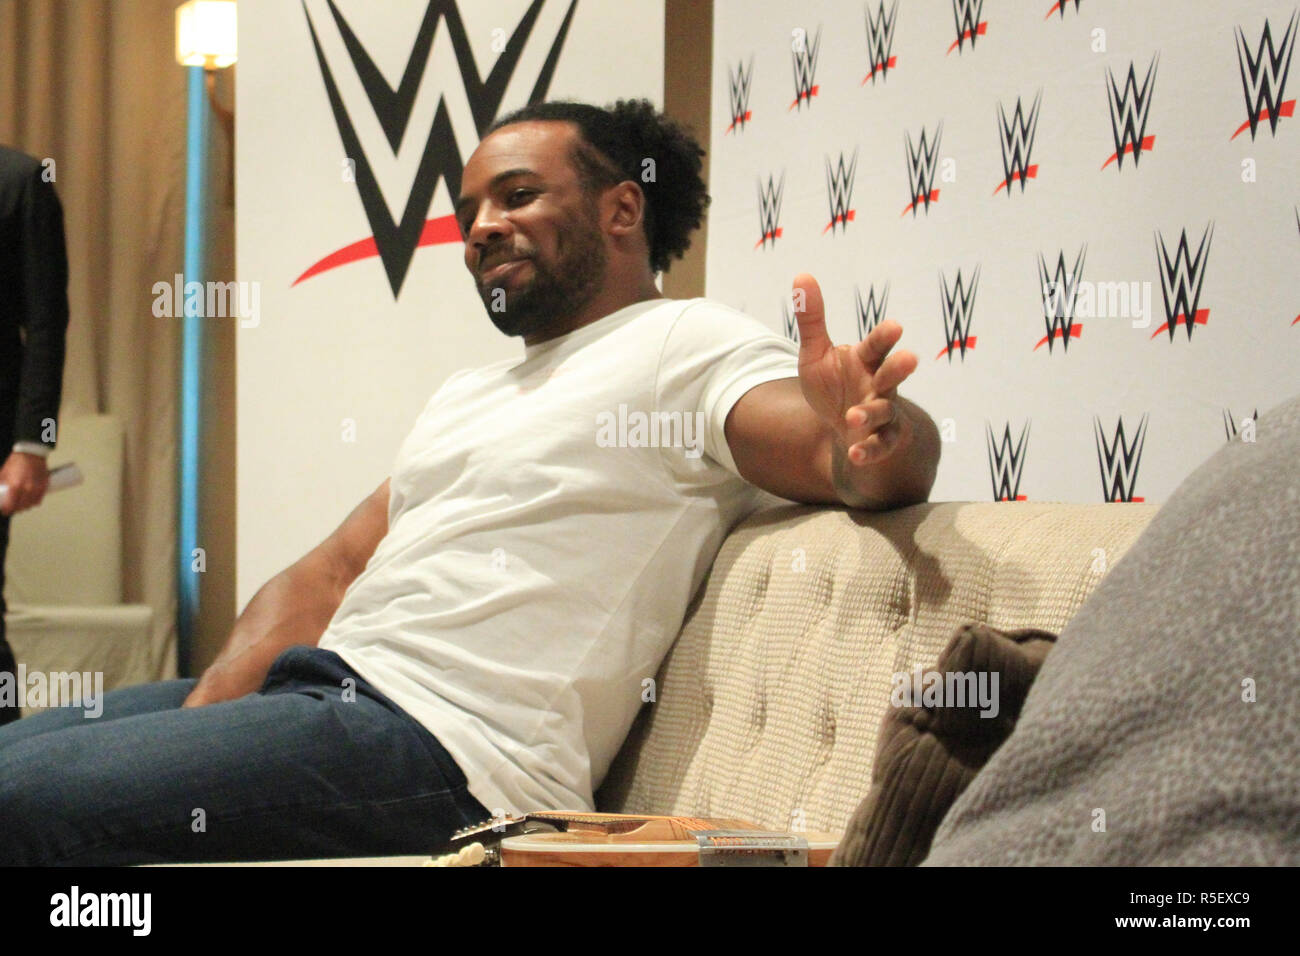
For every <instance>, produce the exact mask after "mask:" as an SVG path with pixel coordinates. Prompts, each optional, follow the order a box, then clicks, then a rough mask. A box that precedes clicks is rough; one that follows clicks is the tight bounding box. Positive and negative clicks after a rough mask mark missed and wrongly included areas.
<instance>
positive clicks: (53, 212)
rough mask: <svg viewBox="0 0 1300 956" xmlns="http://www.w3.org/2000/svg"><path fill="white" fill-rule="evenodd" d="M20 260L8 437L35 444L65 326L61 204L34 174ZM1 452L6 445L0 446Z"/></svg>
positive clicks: (55, 378)
mask: <svg viewBox="0 0 1300 956" xmlns="http://www.w3.org/2000/svg"><path fill="white" fill-rule="evenodd" d="M18 229H19V233H18V244H19V250H18V251H19V256H20V259H21V271H20V282H21V284H22V292H21V296H20V297H19V313H18V324H19V326H20V327H21V328H22V330H23V332H24V334H25V336H26V342H25V344H24V348H23V363H22V370H21V373H20V378H19V383H18V412H17V416H16V418H15V420H14V441H30V442H40V443H41V444H44V445H51V446H52V445H53V444H54V442H52V441H47V440H45V439H44V438H43V435H42V433H43V432H44V422H45V421H46V420H47V419H57V418H58V414H59V398H60V395H61V393H62V389H63V358H64V350H65V344H64V343H65V337H66V335H67V330H68V254H67V249H66V247H65V245H64V237H63V207H62V205H61V204H60V203H59V197H58V196H57V195H56V194H55V192H54V187H53V186H52V185H51V184H50V183H47V182H45V181H44V180H42V179H41V176H40V173H39V171H38V172H35V173H33V174H32V176H31V177H30V178H29V179H28V183H27V188H26V192H25V195H24V197H23V201H22V211H21V213H20V215H19V224H18ZM0 452H3V453H5V454H7V453H8V449H3V450H0Z"/></svg>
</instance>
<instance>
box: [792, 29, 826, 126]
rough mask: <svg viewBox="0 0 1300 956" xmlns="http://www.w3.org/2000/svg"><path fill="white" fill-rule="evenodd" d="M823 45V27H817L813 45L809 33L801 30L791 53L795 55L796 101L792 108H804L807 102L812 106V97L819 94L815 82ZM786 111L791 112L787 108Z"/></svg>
mask: <svg viewBox="0 0 1300 956" xmlns="http://www.w3.org/2000/svg"><path fill="white" fill-rule="evenodd" d="M821 45H822V28H821V26H820V25H819V26H818V27H817V35H816V36H815V37H813V41H812V45H811V46H809V45H808V35H807V34H806V33H805V32H804V31H803V30H799V31H798V34H797V37H796V40H795V44H794V49H793V50H792V51H791V55H792V56H793V57H794V102H793V103H791V104H790V109H791V110H792V109H794V108H795V107H796V106H797V107H799V108H800V109H803V104H804V103H805V102H806V103H807V104H808V105H809V106H812V98H813V97H814V96H816V95H817V89H818V87H817V84H816V83H815V82H813V81H814V80H815V79H816V78H817V53H818V50H820V48H821ZM786 112H789V110H787V111H786Z"/></svg>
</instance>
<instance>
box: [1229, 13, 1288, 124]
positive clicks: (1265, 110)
mask: <svg viewBox="0 0 1300 956" xmlns="http://www.w3.org/2000/svg"><path fill="white" fill-rule="evenodd" d="M1298 16H1300V10H1297V11H1296V12H1295V13H1293V14H1291V21H1290V22H1289V23H1288V24H1287V27H1286V33H1284V34H1283V35H1282V45H1281V46H1282V48H1281V49H1280V50H1279V49H1276V48H1274V46H1273V32H1272V29H1271V27H1270V26H1269V22H1268V21H1267V20H1265V21H1264V32H1263V34H1262V35H1261V36H1260V38H1259V43H1258V45H1257V46H1256V48H1255V53H1254V55H1253V56H1252V55H1251V52H1250V48H1249V47H1248V46H1247V45H1246V34H1244V33H1243V32H1242V31H1241V27H1238V28H1237V64H1238V65H1239V66H1240V67H1241V86H1242V91H1243V92H1244V93H1245V96H1246V122H1244V123H1242V124H1241V125H1240V126H1238V127H1237V131H1236V132H1235V133H1233V134H1232V136H1231V137H1230V139H1236V138H1237V137H1238V136H1240V135H1241V134H1242V133H1243V132H1245V131H1246V129H1247V128H1249V129H1250V138H1251V139H1254V138H1255V131H1256V130H1257V129H1258V128H1259V124H1260V121H1261V120H1268V127H1269V131H1270V132H1271V133H1272V134H1273V135H1274V136H1276V135H1277V121H1278V120H1279V119H1280V118H1281V117H1283V116H1292V115H1294V114H1295V100H1286V101H1285V102H1284V101H1283V100H1282V97H1283V96H1284V95H1285V94H1286V78H1287V74H1288V73H1290V71H1291V54H1293V53H1295V38H1296V18H1297V17H1298Z"/></svg>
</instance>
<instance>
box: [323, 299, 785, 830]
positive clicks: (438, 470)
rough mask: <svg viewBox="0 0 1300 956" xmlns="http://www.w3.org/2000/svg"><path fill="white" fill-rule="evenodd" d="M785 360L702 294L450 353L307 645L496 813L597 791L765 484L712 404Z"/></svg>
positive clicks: (757, 327)
mask: <svg viewBox="0 0 1300 956" xmlns="http://www.w3.org/2000/svg"><path fill="white" fill-rule="evenodd" d="M797 375H798V349H797V347H796V346H795V345H794V343H792V342H790V341H789V340H788V339H786V338H783V337H782V336H779V335H777V334H775V333H773V332H771V331H769V330H768V329H767V328H766V327H765V326H763V325H762V324H761V323H760V322H758V321H757V320H755V319H753V318H750V317H749V316H747V315H744V314H743V313H740V312H737V311H735V310H733V309H730V308H727V307H725V306H722V305H719V304H717V303H714V302H709V301H707V300H704V299H693V300H689V301H675V300H666V299H652V300H649V301H646V302H640V303H637V304H635V305H631V306H628V307H627V308H624V309H620V310H619V311H618V312H615V313H612V314H611V315H608V316H606V317H604V318H603V319H599V320H598V321H596V322H593V323H591V324H590V325H586V326H584V327H582V328H580V329H578V330H576V331H574V332H570V333H569V334H568V335H563V336H560V337H558V338H555V339H552V340H550V341H549V342H544V343H542V344H540V345H536V346H529V347H526V348H525V357H524V359H523V360H522V361H520V360H518V359H509V360H506V361H502V362H497V363H495V364H493V365H489V366H487V367H485V368H480V369H471V370H463V371H460V372H457V373H455V374H454V375H452V376H451V378H449V379H448V380H447V382H446V384H444V385H443V387H442V388H440V389H439V390H438V392H437V393H436V394H435V395H434V396H433V397H432V398H431V399H430V400H429V403H428V404H427V405H426V406H425V408H424V411H423V412H421V414H420V416H419V418H418V419H417V420H416V423H415V427H414V429H412V431H411V433H410V435H408V436H407V438H406V440H405V441H404V442H403V444H402V447H401V449H400V450H399V452H398V454H397V458H396V460H395V462H394V465H393V472H392V476H391V485H390V500H389V509H388V533H387V534H386V535H385V536H384V538H383V539H382V540H381V541H380V542H379V546H378V547H377V548H376V550H375V553H374V555H373V556H372V557H371V559H370V561H369V563H368V564H367V565H366V568H365V570H364V571H363V572H362V573H361V575H360V576H359V577H357V579H356V580H355V581H354V582H353V583H352V585H351V586H350V587H349V588H348V590H347V593H346V594H345V595H344V597H343V601H342V603H341V604H340V605H339V608H338V611H337V612H336V613H335V615H334V617H333V619H332V620H331V621H330V624H329V627H328V628H327V629H326V631H325V633H324V635H323V636H322V637H321V639H320V642H319V646H320V647H322V648H326V649H328V650H332V651H335V652H337V653H338V654H339V655H341V656H342V657H343V658H344V659H345V660H346V661H347V662H348V663H349V664H350V665H351V666H352V667H353V668H355V669H356V670H357V672H358V673H360V674H361V675H362V676H363V677H365V678H366V680H368V681H369V682H370V683H371V684H373V685H374V686H375V687H376V688H377V689H378V690H379V691H380V692H382V693H384V694H386V695H387V696H388V697H389V698H390V699H392V700H393V701H394V702H395V703H396V704H397V705H398V706H399V707H401V708H402V709H403V710H405V711H406V712H407V713H409V714H410V715H411V716H412V717H414V718H415V719H416V720H418V721H419V722H420V723H421V724H422V725H423V726H425V727H427V728H428V729H429V730H430V731H431V732H432V733H433V734H434V736H436V737H437V738H438V740H439V741H441V743H442V744H443V746H444V747H446V749H447V751H448V752H449V753H450V754H451V755H452V757H453V758H455V760H456V762H457V764H458V765H459V766H460V767H461V769H462V770H463V771H464V773H465V776H466V778H467V780H468V784H469V791H470V793H472V794H473V795H474V797H475V798H477V799H478V800H479V802H480V803H482V804H483V805H484V806H485V807H487V808H488V809H489V810H491V811H492V812H494V813H495V812H496V811H498V810H504V811H507V812H512V811H517V812H522V811H528V810H538V809H566V810H574V809H590V808H591V807H592V805H593V803H592V793H593V791H594V790H595V789H596V788H597V787H599V786H600V783H601V781H602V779H603V778H604V776H605V773H606V771H607V770H608V768H609V765H610V762H611V761H612V760H613V758H614V756H615V754H616V753H617V752H618V750H619V748H620V747H621V746H622V743H623V740H624V738H625V737H626V735H627V732H628V730H629V729H630V727H631V724H632V721H633V719H634V718H635V716H636V713H637V710H638V708H639V707H640V706H641V704H642V692H643V683H642V682H643V681H645V680H646V679H647V678H653V677H654V676H655V674H656V673H657V671H658V668H659V665H660V663H661V661H662V659H663V657H664V655H665V654H666V653H667V652H668V649H669V648H670V647H671V645H672V642H673V640H674V638H675V637H676V635H677V633H678V631H679V630H680V629H681V626H682V620H683V617H684V616H685V612H686V608H687V606H688V605H689V603H690V601H691V598H692V597H693V595H694V594H695V592H696V591H697V589H698V588H699V586H700V584H701V583H702V582H703V580H704V576H705V574H706V573H707V571H708V569H709V567H710V565H711V564H712V562H713V559H714V557H715V556H716V554H717V551H718V548H719V547H720V546H721V544H722V540H723V538H724V537H725V536H726V534H727V532H728V531H729V530H730V529H731V527H732V525H734V524H735V523H736V522H737V521H739V520H740V519H741V518H742V517H744V516H745V515H746V514H747V513H749V512H750V511H752V510H753V509H754V508H755V507H756V506H757V505H758V504H759V503H760V501H761V500H762V498H763V497H764V495H765V493H763V492H761V491H760V490H759V489H758V488H756V487H755V486H753V485H751V484H749V483H748V482H746V481H744V480H743V479H741V478H740V477H739V475H738V473H737V472H736V465H735V461H734V459H733V458H732V455H731V452H730V451H729V449H728V448H727V443H726V438H725V436H724V433H723V425H724V423H725V422H726V418H727V413H728V412H729V411H730V410H731V407H732V406H733V405H734V404H735V403H736V401H737V400H738V399H740V397H741V396H742V395H744V394H745V392H747V391H749V390H750V389H751V388H753V387H754V386H755V385H759V384H761V383H763V382H767V381H771V380H773V379H780V378H790V377H793V376H797ZM696 413H698V415H697V414H696ZM697 424H698V425H699V426H700V427H699V429H698V431H697V427H696V426H697Z"/></svg>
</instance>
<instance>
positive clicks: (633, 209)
mask: <svg viewBox="0 0 1300 956" xmlns="http://www.w3.org/2000/svg"><path fill="white" fill-rule="evenodd" d="M604 203H605V213H606V215H605V221H606V222H607V223H609V230H610V232H612V233H614V234H615V235H619V236H623V235H630V234H633V233H636V232H639V231H640V230H641V225H642V222H643V221H644V219H645V193H643V192H641V187H640V186H638V185H637V184H636V183H634V182H632V180H630V179H625V180H623V182H621V183H619V184H618V185H617V186H611V187H610V188H609V190H608V191H606V193H605V196H604Z"/></svg>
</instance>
